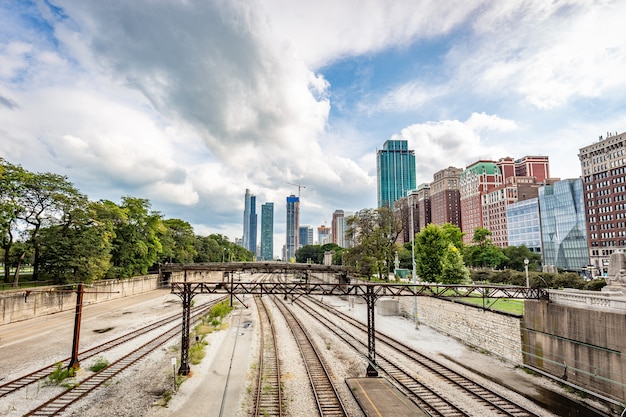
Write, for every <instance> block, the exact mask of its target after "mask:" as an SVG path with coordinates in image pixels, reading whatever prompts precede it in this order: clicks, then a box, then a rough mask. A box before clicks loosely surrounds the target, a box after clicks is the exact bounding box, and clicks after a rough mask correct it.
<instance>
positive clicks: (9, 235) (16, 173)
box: [0, 158, 26, 283]
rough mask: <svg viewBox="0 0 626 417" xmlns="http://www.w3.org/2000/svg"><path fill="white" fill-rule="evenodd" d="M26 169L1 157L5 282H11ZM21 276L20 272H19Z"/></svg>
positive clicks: (0, 225) (0, 230)
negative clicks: (13, 251)
mask: <svg viewBox="0 0 626 417" xmlns="http://www.w3.org/2000/svg"><path fill="white" fill-rule="evenodd" d="M25 176H26V171H25V170H24V169H22V168H21V167H20V166H16V165H13V164H11V163H9V162H7V161H5V160H4V159H3V158H0V245H1V247H2V256H3V263H4V282H5V283H9V282H10V275H11V264H12V261H11V248H12V246H13V244H14V241H15V238H16V233H17V230H16V226H17V222H18V215H19V214H20V213H21V211H22V207H21V206H20V204H19V196H20V194H21V192H22V184H23V182H24V178H25ZM18 276H19V274H18Z"/></svg>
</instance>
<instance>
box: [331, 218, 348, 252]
mask: <svg viewBox="0 0 626 417" xmlns="http://www.w3.org/2000/svg"><path fill="white" fill-rule="evenodd" d="M347 227H348V225H347V216H346V213H345V212H344V211H343V210H335V212H334V213H333V220H332V222H331V224H330V236H331V240H332V243H334V244H335V245H337V246H340V247H342V248H346V247H347V245H346V229H347Z"/></svg>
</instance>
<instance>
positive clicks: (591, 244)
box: [578, 132, 626, 276]
mask: <svg viewBox="0 0 626 417" xmlns="http://www.w3.org/2000/svg"><path fill="white" fill-rule="evenodd" d="M578 159H579V160H580V166H581V171H582V177H581V179H582V187H583V190H584V202H585V210H586V231H587V244H588V248H589V261H590V263H591V268H592V273H593V275H594V276H597V275H604V274H606V273H607V272H608V265H609V258H610V256H611V254H612V253H613V252H615V251H617V250H623V249H626V132H624V133H619V134H618V133H617V132H610V133H607V135H606V137H605V138H603V137H602V136H600V140H599V141H598V142H596V143H593V144H591V145H589V146H585V147H584V148H581V149H580V153H579V154H578Z"/></svg>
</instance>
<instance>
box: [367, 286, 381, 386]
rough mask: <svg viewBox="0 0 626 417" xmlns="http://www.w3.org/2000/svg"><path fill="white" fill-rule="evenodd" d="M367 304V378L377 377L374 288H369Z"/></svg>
mask: <svg viewBox="0 0 626 417" xmlns="http://www.w3.org/2000/svg"><path fill="white" fill-rule="evenodd" d="M365 302H366V303H367V372H366V374H367V376H368V377H377V376H378V370H376V328H375V326H374V304H376V295H375V294H374V287H373V286H372V285H368V286H367V295H366V297H365Z"/></svg>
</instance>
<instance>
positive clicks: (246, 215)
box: [242, 188, 257, 253]
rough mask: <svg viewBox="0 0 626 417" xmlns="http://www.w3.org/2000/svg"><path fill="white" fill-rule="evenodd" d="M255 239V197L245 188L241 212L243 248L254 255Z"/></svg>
mask: <svg viewBox="0 0 626 417" xmlns="http://www.w3.org/2000/svg"><path fill="white" fill-rule="evenodd" d="M256 238H257V215H256V196H255V195H254V194H251V193H250V190H249V189H247V188H246V195H245V204H244V210H243V237H242V242H243V247H244V248H246V249H248V250H249V251H250V252H252V253H256Z"/></svg>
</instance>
